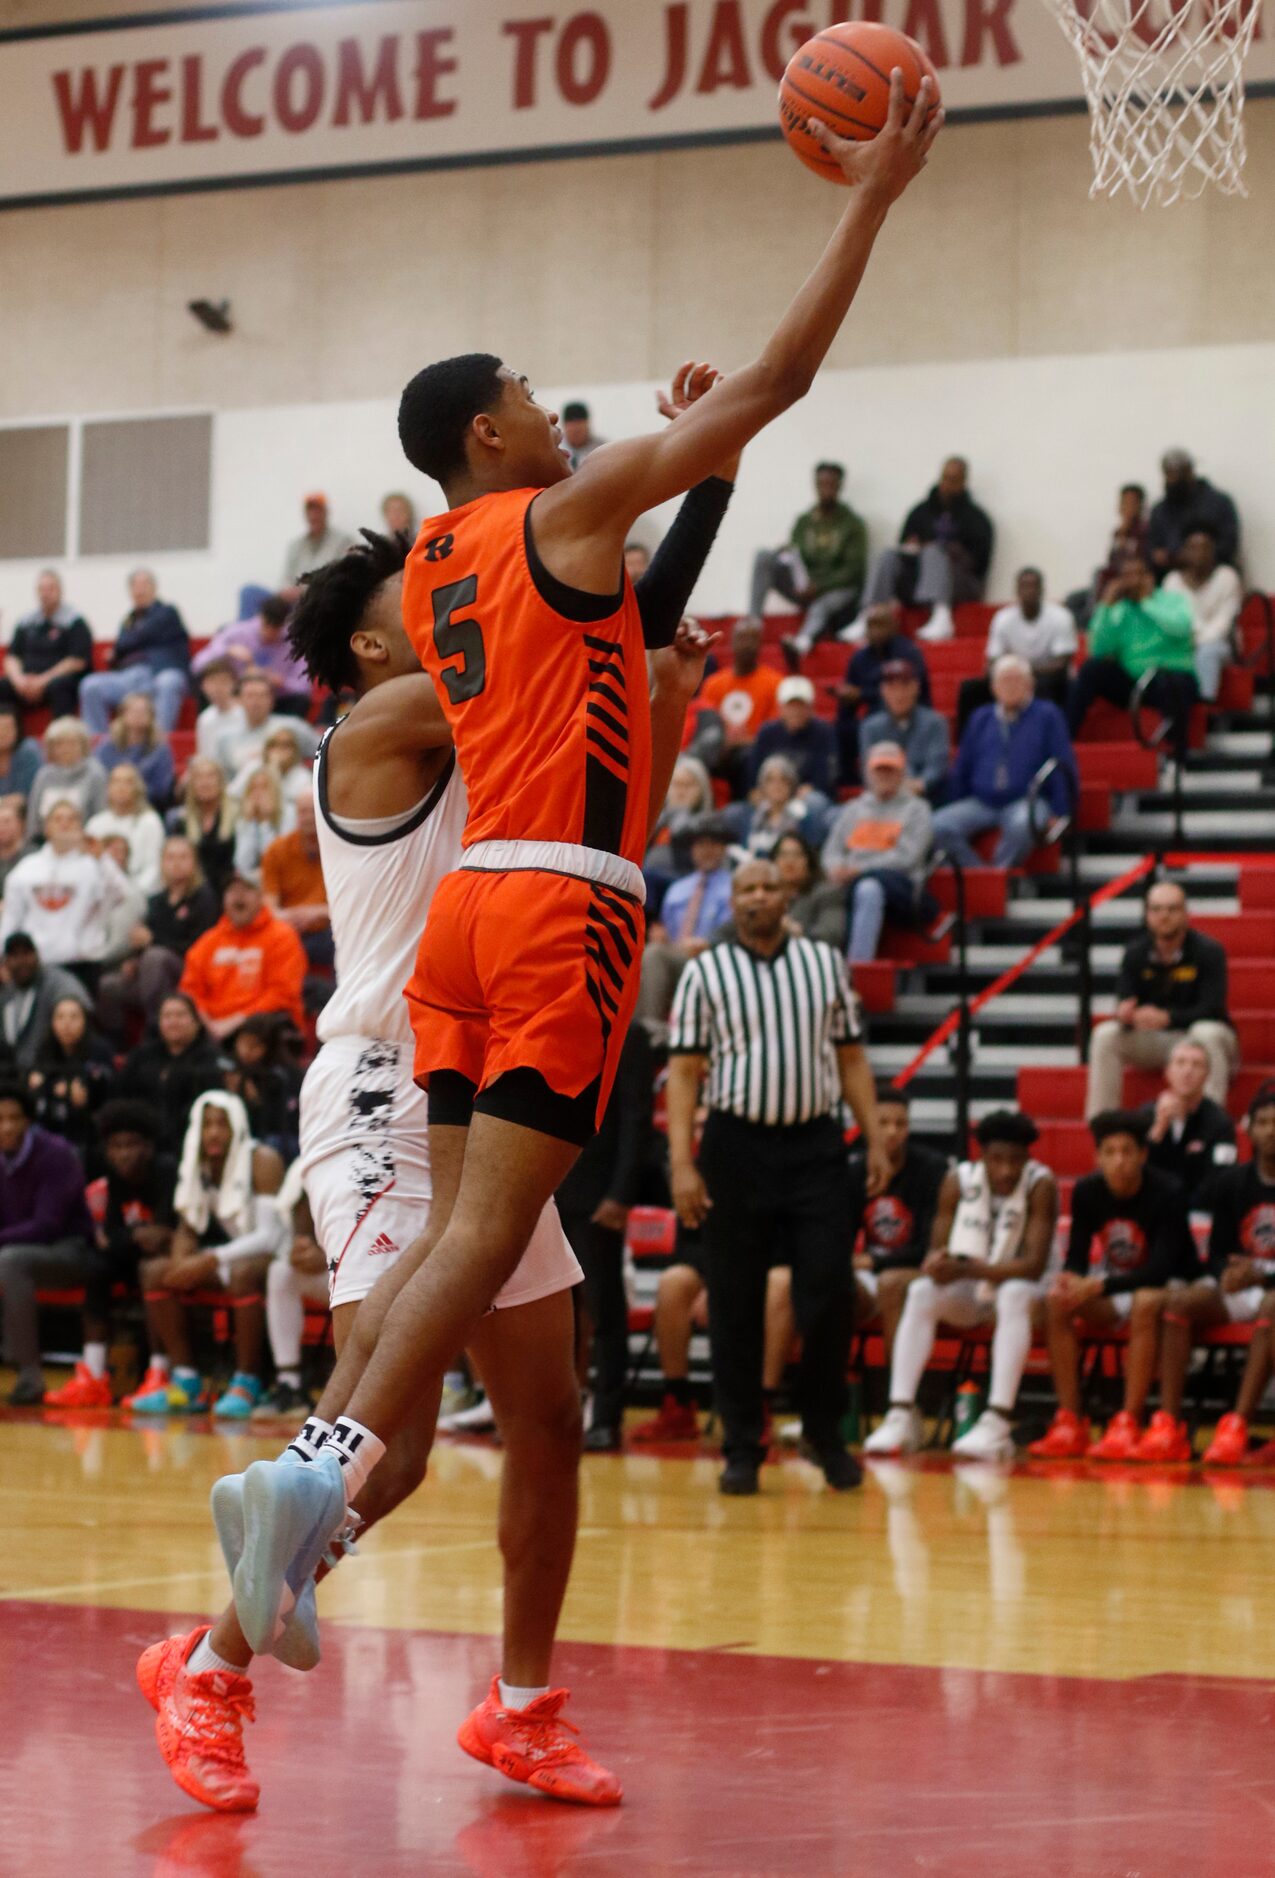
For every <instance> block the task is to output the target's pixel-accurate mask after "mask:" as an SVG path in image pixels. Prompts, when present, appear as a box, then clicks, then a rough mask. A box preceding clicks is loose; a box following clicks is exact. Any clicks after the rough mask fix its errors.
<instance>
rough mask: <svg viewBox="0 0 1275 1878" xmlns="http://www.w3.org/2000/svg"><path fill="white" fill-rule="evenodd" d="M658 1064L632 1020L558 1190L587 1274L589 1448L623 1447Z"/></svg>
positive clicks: (583, 1331) (584, 1358) (584, 1325)
mask: <svg viewBox="0 0 1275 1878" xmlns="http://www.w3.org/2000/svg"><path fill="white" fill-rule="evenodd" d="M654 1077H655V1065H654V1062H653V1060H652V1057H651V1046H650V1044H649V1042H648V1041H647V1035H646V1031H645V1030H644V1028H643V1027H642V1025H641V1024H640V1023H633V1024H630V1026H629V1029H628V1033H627V1035H626V1037H625V1039H624V1048H623V1050H622V1051H621V1053H620V1067H619V1071H618V1073H617V1075H616V1080H615V1087H614V1088H613V1090H612V1092H611V1097H610V1100H609V1101H608V1103H607V1106H606V1109H605V1111H604V1113H603V1117H602V1122H601V1125H600V1126H599V1129H598V1132H597V1134H596V1135H594V1137H593V1140H592V1141H591V1142H590V1143H589V1144H588V1145H587V1147H586V1148H585V1149H584V1152H583V1153H582V1154H581V1156H580V1158H579V1160H577V1162H576V1164H575V1166H574V1167H573V1168H572V1169H571V1172H570V1173H569V1174H568V1175H567V1177H566V1179H565V1180H564V1181H563V1183H562V1185H561V1186H560V1187H559V1188H558V1192H557V1196H556V1197H557V1202H558V1211H559V1212H560V1213H561V1215H562V1229H563V1231H564V1232H565V1233H566V1235H567V1238H568V1240H569V1241H570V1244H571V1249H572V1251H573V1252H574V1253H575V1255H576V1257H577V1258H578V1259H579V1261H580V1268H581V1270H582V1271H583V1273H584V1297H583V1298H582V1299H581V1300H580V1301H581V1303H582V1304H583V1305H584V1310H583V1311H582V1312H581V1314H580V1320H579V1325H578V1329H579V1336H580V1356H581V1370H582V1372H583V1376H582V1379H587V1375H588V1366H589V1351H590V1347H592V1354H593V1370H594V1380H593V1406H592V1411H591V1413H590V1416H589V1426H588V1429H587V1431H586V1433H585V1437H584V1446H585V1450H586V1452H587V1453H590V1454H610V1453H615V1452H617V1451H618V1450H619V1447H620V1445H621V1443H620V1432H621V1428H622V1425H623V1422H624V1385H625V1381H626V1379H627V1374H628V1367H629V1304H628V1298H627V1296H626V1294H625V1289H624V1232H625V1228H626V1226H627V1225H628V1219H629V1208H630V1207H631V1206H633V1205H635V1204H636V1202H637V1201H638V1200H639V1199H640V1197H641V1191H642V1182H643V1179H644V1177H645V1175H646V1172H647V1169H648V1166H649V1164H650V1159H651V1085H652V1083H653V1081H654Z"/></svg>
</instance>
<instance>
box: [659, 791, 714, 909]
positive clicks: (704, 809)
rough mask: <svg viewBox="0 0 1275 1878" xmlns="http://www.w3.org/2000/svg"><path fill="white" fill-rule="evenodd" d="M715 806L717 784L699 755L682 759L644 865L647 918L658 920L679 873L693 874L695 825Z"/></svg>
mask: <svg viewBox="0 0 1275 1878" xmlns="http://www.w3.org/2000/svg"><path fill="white" fill-rule="evenodd" d="M712 806H713V785H712V781H711V780H710V777H709V774H708V771H707V770H706V769H705V767H704V765H703V764H702V763H701V762H700V760H699V758H698V757H695V756H679V757H678V759H677V762H676V763H675V764H674V765H673V774H672V776H671V778H670V779H669V786H668V795H667V796H666V797H665V799H664V807H663V808H662V809H661V810H660V813H659V817H658V819H657V821H656V824H655V827H654V828H653V829H652V831H651V842H650V846H649V847H648V848H647V851H646V856H645V858H644V860H643V862H642V872H643V874H644V875H645V876H646V883H647V890H648V900H647V917H648V918H649V919H658V918H659V913H660V902H662V900H663V897H664V889H665V888H666V887H667V885H668V882H669V881H670V880H676V879H677V877H678V875H679V874H686V873H689V872H690V867H691V838H692V834H693V831H694V828H695V824H696V822H697V821H698V819H699V817H700V816H701V815H706V814H707V813H708V812H709V811H710V810H711V809H712ZM657 894H658V898H656V897H655V896H656V895H657Z"/></svg>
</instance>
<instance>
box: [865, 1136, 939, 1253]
mask: <svg viewBox="0 0 1275 1878" xmlns="http://www.w3.org/2000/svg"><path fill="white" fill-rule="evenodd" d="M947 1170H948V1161H947V1158H946V1156H944V1155H942V1154H936V1153H935V1151H934V1149H933V1148H923V1147H920V1146H919V1145H918V1144H917V1143H916V1142H913V1141H909V1143H908V1147H907V1153H906V1154H905V1155H904V1158H903V1165H902V1167H901V1168H900V1169H899V1171H898V1173H897V1174H896V1175H895V1176H894V1178H893V1180H892V1181H891V1182H890V1184H889V1186H888V1187H887V1188H886V1189H885V1191H884V1193H878V1194H877V1195H876V1197H875V1199H872V1200H870V1199H869V1198H868V1164H867V1160H866V1158H865V1156H864V1155H862V1154H854V1155H852V1156H851V1157H850V1205H851V1217H852V1220H853V1230H852V1234H851V1243H852V1244H853V1242H854V1240H855V1239H856V1238H857V1237H858V1233H859V1227H860V1225H862V1227H863V1249H864V1251H865V1252H866V1253H867V1254H868V1257H869V1258H870V1259H871V1260H872V1269H873V1270H874V1271H878V1272H886V1271H891V1270H894V1269H896V1268H900V1267H904V1268H906V1267H916V1266H918V1265H919V1264H920V1263H921V1261H922V1260H923V1259H924V1257H925V1255H926V1253H927V1252H928V1251H929V1249H930V1234H931V1230H932V1228H933V1225H934V1214H935V1211H936V1209H937V1207H938V1200H939V1188H940V1187H941V1186H942V1185H943V1176H944V1174H946V1172H947Z"/></svg>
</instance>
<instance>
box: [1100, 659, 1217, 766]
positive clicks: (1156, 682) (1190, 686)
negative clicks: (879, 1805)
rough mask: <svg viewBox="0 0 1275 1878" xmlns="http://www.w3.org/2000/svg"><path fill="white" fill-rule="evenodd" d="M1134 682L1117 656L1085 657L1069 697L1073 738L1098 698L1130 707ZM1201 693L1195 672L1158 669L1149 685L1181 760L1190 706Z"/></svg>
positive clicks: (1149, 695)
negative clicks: (1168, 724)
mask: <svg viewBox="0 0 1275 1878" xmlns="http://www.w3.org/2000/svg"><path fill="white" fill-rule="evenodd" d="M1135 682H1136V681H1135V680H1134V679H1132V678H1130V676H1129V674H1128V672H1126V670H1125V668H1124V666H1123V665H1121V664H1120V663H1119V661H1118V660H1116V659H1086V660H1085V662H1084V664H1083V665H1082V666H1081V667H1080V670H1079V671H1078V672H1077V673H1076V676H1075V679H1074V680H1073V682H1072V686H1071V691H1070V693H1069V694H1068V698H1067V728H1068V730H1069V731H1070V732H1071V735H1072V738H1073V739H1075V738H1076V737H1077V736H1078V735H1079V733H1080V729H1081V726H1082V725H1083V723H1084V721H1085V718H1086V717H1087V716H1088V715H1089V706H1090V705H1091V704H1092V703H1093V702H1094V700H1095V698H1105V699H1106V700H1107V702H1108V704H1116V705H1120V706H1121V707H1122V708H1124V707H1127V705H1128V703H1129V700H1130V698H1131V697H1132V696H1133V687H1134V684H1135ZM1199 695H1200V687H1199V685H1198V683H1197V682H1196V678H1195V673H1194V672H1157V673H1156V676H1155V677H1154V679H1153V680H1152V681H1151V683H1150V684H1149V685H1148V686H1147V690H1146V699H1147V702H1148V704H1150V705H1152V706H1154V708H1155V709H1156V710H1157V711H1160V712H1162V713H1163V715H1164V716H1165V717H1167V718H1168V719H1169V721H1170V723H1171V725H1172V727H1173V728H1172V737H1173V753H1174V755H1175V756H1176V757H1177V759H1178V761H1179V762H1184V761H1185V759H1186V745H1187V733H1188V731H1189V729H1190V722H1191V706H1192V705H1193V704H1194V703H1195V701H1196V699H1197V698H1198V697H1199Z"/></svg>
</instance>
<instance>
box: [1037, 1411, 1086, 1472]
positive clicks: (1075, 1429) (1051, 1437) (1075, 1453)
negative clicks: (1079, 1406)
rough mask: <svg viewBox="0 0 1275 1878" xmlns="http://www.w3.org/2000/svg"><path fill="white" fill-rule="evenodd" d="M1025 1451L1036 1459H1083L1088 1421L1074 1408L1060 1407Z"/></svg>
mask: <svg viewBox="0 0 1275 1878" xmlns="http://www.w3.org/2000/svg"><path fill="white" fill-rule="evenodd" d="M1027 1452H1028V1453H1029V1454H1030V1455H1031V1456H1032V1458H1033V1460H1037V1461H1083V1460H1084V1458H1085V1456H1086V1454H1088V1452H1089V1423H1088V1422H1087V1421H1086V1420H1085V1418H1084V1416H1083V1415H1077V1414H1076V1412H1075V1410H1074V1409H1064V1408H1060V1409H1058V1410H1056V1411H1055V1414H1054V1419H1053V1421H1051V1422H1050V1424H1049V1427H1048V1429H1047V1430H1046V1432H1045V1433H1044V1434H1043V1435H1042V1436H1041V1438H1040V1440H1039V1441H1033V1442H1032V1444H1031V1446H1030V1447H1029V1448H1028V1450H1027Z"/></svg>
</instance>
